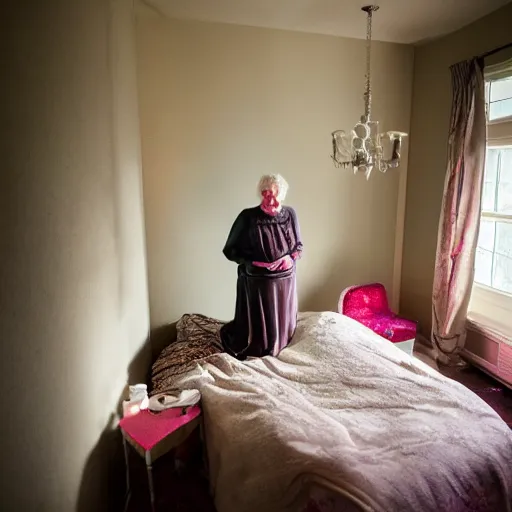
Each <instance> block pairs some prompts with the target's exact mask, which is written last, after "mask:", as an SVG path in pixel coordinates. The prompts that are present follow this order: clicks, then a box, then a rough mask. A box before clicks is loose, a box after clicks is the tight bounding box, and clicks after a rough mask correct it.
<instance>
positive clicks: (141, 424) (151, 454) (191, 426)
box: [119, 405, 202, 512]
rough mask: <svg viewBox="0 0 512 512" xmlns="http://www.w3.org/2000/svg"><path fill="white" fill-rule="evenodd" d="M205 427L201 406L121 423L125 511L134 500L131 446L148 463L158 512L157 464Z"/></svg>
mask: <svg viewBox="0 0 512 512" xmlns="http://www.w3.org/2000/svg"><path fill="white" fill-rule="evenodd" d="M201 424H202V416H201V408H200V407H199V405H194V406H192V407H189V408H186V409H178V408H176V409H167V410H165V411H162V412H158V413H154V412H151V411H149V410H144V411H140V412H139V413H138V414H135V415H134V416H129V417H126V418H123V419H122V420H121V421H120V422H119V427H120V429H121V433H122V435H123V443H124V455H125V464H126V493H127V494H126V502H125V510H126V509H127V508H128V503H129V500H130V497H131V487H130V469H129V460H128V445H131V446H132V447H133V448H134V449H135V451H136V452H137V453H138V454H139V455H140V456H141V457H142V458H143V459H144V461H145V463H146V471H147V476H148V484H149V495H150V496H149V497H150V500H151V510H152V512H155V510H156V509H155V488H154V483H153V462H155V461H156V460H157V459H158V458H159V457H161V456H162V455H164V454H166V453H168V452H170V451H171V450H172V449H174V448H176V447H178V446H179V445H180V444H182V443H183V442H184V441H185V440H186V439H187V438H188V436H189V435H190V434H191V433H192V432H193V431H194V430H195V429H196V428H198V427H201Z"/></svg>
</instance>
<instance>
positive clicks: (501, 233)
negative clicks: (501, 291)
mask: <svg viewBox="0 0 512 512" xmlns="http://www.w3.org/2000/svg"><path fill="white" fill-rule="evenodd" d="M480 229H481V228H480ZM485 249H486V247H485ZM495 251H496V253H497V254H500V255H502V256H507V257H509V258H512V223H510V222H496V249H495ZM510 277H511V278H512V275H511V276H510Z"/></svg>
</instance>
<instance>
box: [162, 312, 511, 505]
mask: <svg viewBox="0 0 512 512" xmlns="http://www.w3.org/2000/svg"><path fill="white" fill-rule="evenodd" d="M201 322H202V323H203V326H202V328H201V329H200V331H201V332H203V334H204V333H206V337H205V338H204V344H203V341H202V337H201V335H197V332H196V335H195V337H194V336H192V335H190V337H191V341H190V342H188V341H187V340H188V336H189V335H188V333H187V332H186V331H187V322H182V323H181V326H180V324H178V337H180V336H181V343H182V344H183V347H185V346H186V345H187V343H188V344H189V345H194V344H195V345H196V348H197V346H201V345H202V344H203V346H201V347H200V350H199V352H198V353H199V354H200V356H201V357H199V358H196V359H195V360H193V361H188V363H187V364H183V354H182V355H181V356H180V357H178V358H177V359H176V358H174V359H172V357H171V355H170V354H171V353H172V352H173V348H172V347H169V348H168V349H166V350H164V351H163V352H162V354H161V355H160V357H159V358H158V360H157V361H156V363H155V364H154V366H153V386H154V389H153V392H162V391H166V390H167V391H170V390H174V389H177V388H178V389H185V388H187V389H191V388H195V389H199V390H200V391H201V394H202V406H203V411H204V421H205V434H206V446H207V451H208V461H209V470H210V485H211V491H212V494H213V496H214V499H215V505H216V507H217V510H218V512H231V511H233V512H261V511H265V512H299V511H300V512H331V511H332V512H341V511H343V512H351V511H361V510H362V511H386V512H389V511H392V512H399V511H422V512H430V511H432V512H438V511H449V512H462V511H464V512H466V511H467V512H469V511H480V512H484V511H487V512H501V511H507V512H510V511H511V510H512V462H511V461H512V434H511V430H510V429H509V428H508V426H507V425H506V424H505V422H504V421H502V420H501V418H500V417H499V416H498V415H497V414H496V413H495V412H494V411H493V410H492V409H491V408H490V407H489V406H488V405H487V404H486V403H485V402H483V401H482V400H481V399H480V398H479V397H477V396H476V395H475V394H473V393H472V392H471V391H469V390H468V389H467V388H465V387H464V386H462V385H461V384H459V383H457V382H455V381H452V380H450V379H448V378H446V377H443V376H442V375H441V374H440V373H439V372H437V371H436V370H434V369H432V368H430V367H429V366H427V365H426V364H424V363H422V362H421V361H419V360H417V359H415V358H414V357H411V356H409V355H407V354H405V353H404V352H403V351H401V350H400V349H399V348H397V347H395V346H394V345H393V344H392V343H389V342H388V341H386V340H385V339H383V338H381V337H380V336H378V335H376V334H374V333H373V332H372V331H370V330H369V329H367V328H366V327H364V326H362V325H361V324H359V323H357V322H356V321H354V320H352V319H350V318H348V317H344V316H341V315H339V314H337V313H330V312H324V313H304V314H301V315H300V316H299V321H298V327H297V331H296V333H295V335H294V338H293V340H292V343H291V344H290V345H289V346H288V347H287V348H286V349H285V350H283V351H282V352H281V354H280V355H279V356H278V357H277V358H273V357H264V358H261V359H249V360H247V361H244V362H241V361H238V360H236V359H234V358H232V357H231V356H229V355H227V354H225V353H222V352H220V348H219V345H218V340H217V341H216V333H217V332H218V329H219V326H220V325H221V324H220V322H217V321H215V320H208V319H204V317H203V318H202V320H201ZM189 324H190V322H189ZM198 332H199V331H198ZM192 338H193V339H192ZM170 357H171V359H172V361H171V362H169V358H170ZM178 367H179V368H180V370H179V371H177V368H178Z"/></svg>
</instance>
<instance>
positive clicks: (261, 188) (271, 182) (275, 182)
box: [258, 174, 288, 202]
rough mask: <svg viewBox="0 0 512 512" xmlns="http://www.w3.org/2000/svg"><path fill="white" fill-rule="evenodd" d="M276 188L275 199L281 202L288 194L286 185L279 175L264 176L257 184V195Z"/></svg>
mask: <svg viewBox="0 0 512 512" xmlns="http://www.w3.org/2000/svg"><path fill="white" fill-rule="evenodd" d="M273 186H275V187H276V188H277V199H278V200H279V201H280V202H282V201H284V198H285V197H286V194H287V193H288V183H287V182H286V180H285V179H284V178H283V177H282V176H281V175H280V174H266V175H265V176H262V177H261V178H260V181H259V183H258V194H259V195H260V196H261V195H262V194H263V192H265V190H271V189H272V187H273Z"/></svg>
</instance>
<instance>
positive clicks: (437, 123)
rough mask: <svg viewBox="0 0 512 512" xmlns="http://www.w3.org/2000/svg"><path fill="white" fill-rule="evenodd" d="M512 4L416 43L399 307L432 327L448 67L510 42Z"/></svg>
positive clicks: (448, 101)
mask: <svg viewBox="0 0 512 512" xmlns="http://www.w3.org/2000/svg"><path fill="white" fill-rule="evenodd" d="M511 27H512V4H511V5H508V6H506V7H504V8H502V9H500V10H499V11H496V12H495V13H493V14H491V15H489V16H487V17H485V18H482V19H481V20H479V21H477V22H475V23H473V24H472V25H470V26H468V27H466V28H464V29H463V30H460V31H458V32H456V33H454V34H451V35H449V36H446V37H444V38H442V39H440V40H438V41H435V42H432V43H429V44H426V45H424V46H420V47H418V48H416V52H415V64H414V89H413V106H412V118H411V141H410V155H409V173H408V185H407V207H406V217H405V219H406V222H405V235H404V253H403V268H402V289H401V302H400V304H401V310H402V312H403V313H404V314H406V315H408V316H409V317H411V318H415V319H417V320H419V321H420V324H421V327H422V329H423V330H424V332H428V331H429V330H430V326H431V300H432V283H433V278H434V263H435V253H436V245H437V229H438V222H439V213H440V209H441V200H442V196H443V188H444V178H445V173H446V157H447V138H448V125H449V119H450V109H451V82H450V70H449V67H450V66H451V65H452V64H455V63H456V62H459V61H461V60H465V59H468V58H471V57H472V56H474V55H478V54H480V53H482V52H484V51H487V50H490V49H493V48H495V47H498V46H501V45H503V44H506V43H508V42H510V39H511V35H512V28H511Z"/></svg>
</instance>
